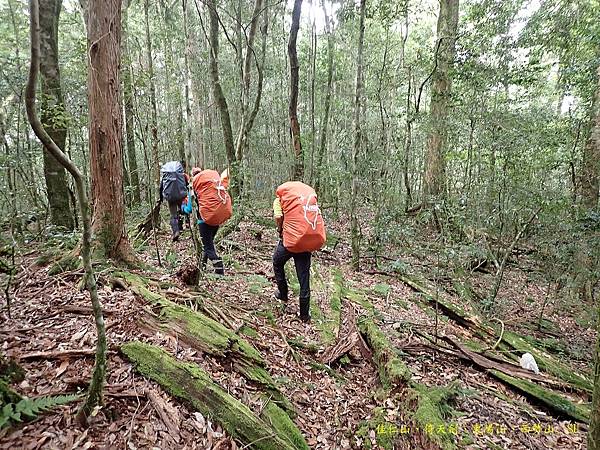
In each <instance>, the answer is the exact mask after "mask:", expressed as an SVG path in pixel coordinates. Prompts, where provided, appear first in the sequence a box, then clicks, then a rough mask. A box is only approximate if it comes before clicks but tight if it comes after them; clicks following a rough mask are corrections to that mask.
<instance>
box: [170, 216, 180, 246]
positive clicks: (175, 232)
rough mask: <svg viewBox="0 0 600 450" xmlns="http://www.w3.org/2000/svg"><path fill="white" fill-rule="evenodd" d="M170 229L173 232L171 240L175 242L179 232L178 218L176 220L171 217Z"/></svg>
mask: <svg viewBox="0 0 600 450" xmlns="http://www.w3.org/2000/svg"><path fill="white" fill-rule="evenodd" d="M171 231H172V232H173V235H172V239H173V242H175V241H177V240H178V239H179V234H180V233H181V232H180V231H179V220H177V218H174V219H171Z"/></svg>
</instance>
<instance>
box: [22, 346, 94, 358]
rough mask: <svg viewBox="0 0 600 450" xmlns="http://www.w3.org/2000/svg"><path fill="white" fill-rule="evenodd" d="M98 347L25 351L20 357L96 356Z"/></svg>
mask: <svg viewBox="0 0 600 450" xmlns="http://www.w3.org/2000/svg"><path fill="white" fill-rule="evenodd" d="M95 354H96V349H93V348H80V349H72V350H56V351H49V352H33V353H25V354H24V355H21V356H20V357H19V359H21V360H30V359H62V358H76V357H79V356H94V355H95Z"/></svg>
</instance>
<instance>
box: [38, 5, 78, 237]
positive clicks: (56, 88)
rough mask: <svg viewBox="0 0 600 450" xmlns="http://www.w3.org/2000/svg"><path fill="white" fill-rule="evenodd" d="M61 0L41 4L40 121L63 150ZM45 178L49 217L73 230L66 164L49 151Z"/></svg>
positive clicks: (65, 137) (64, 138) (63, 107)
mask: <svg viewBox="0 0 600 450" xmlns="http://www.w3.org/2000/svg"><path fill="white" fill-rule="evenodd" d="M61 5H62V0H46V1H43V2H42V4H41V5H40V10H39V11H40V13H39V17H40V50H41V54H40V74H41V82H42V90H41V92H42V102H41V107H42V112H41V119H42V124H43V125H44V128H45V130H46V132H47V133H48V134H49V135H50V137H51V138H52V140H53V141H54V142H55V143H56V145H58V147H59V148H60V149H61V150H62V151H64V149H65V142H66V139H67V123H66V120H67V118H66V114H65V105H64V102H63V96H62V90H61V87H60V69H59V67H58V20H59V17H60V9H61ZM43 157H44V178H45V180H46V192H47V194H48V206H49V209H50V220H51V222H52V223H53V224H54V225H58V226H61V227H65V228H67V229H69V230H72V229H73V227H74V221H73V213H72V211H71V208H70V207H69V198H70V196H69V187H68V185H67V176H66V171H65V168H64V167H63V166H62V165H61V164H60V163H59V162H58V161H57V160H56V158H55V157H54V156H52V154H51V153H50V152H48V151H45V152H44V153H43Z"/></svg>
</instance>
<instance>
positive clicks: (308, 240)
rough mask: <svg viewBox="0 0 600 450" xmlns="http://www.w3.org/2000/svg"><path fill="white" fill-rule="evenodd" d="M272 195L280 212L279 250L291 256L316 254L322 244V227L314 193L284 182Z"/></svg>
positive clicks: (305, 187) (323, 224) (295, 184)
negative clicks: (281, 246)
mask: <svg viewBox="0 0 600 450" xmlns="http://www.w3.org/2000/svg"><path fill="white" fill-rule="evenodd" d="M275 194H276V195H277V197H279V202H280V203H281V209H282V210H283V246H284V247H285V248H287V249H288V250H289V251H290V252H292V253H302V252H313V251H315V250H319V249H320V248H321V247H322V246H323V244H325V223H324V222H323V217H322V216H321V210H320V209H319V206H318V205H317V194H316V193H315V190H314V189H313V188H311V187H310V186H308V185H306V184H304V183H301V182H300V181H288V182H287V183H283V184H282V185H281V186H279V187H278V188H277V191H276V192H275Z"/></svg>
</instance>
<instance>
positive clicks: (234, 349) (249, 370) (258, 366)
mask: <svg viewBox="0 0 600 450" xmlns="http://www.w3.org/2000/svg"><path fill="white" fill-rule="evenodd" d="M114 275H115V276H117V277H119V278H121V279H122V280H123V281H124V282H125V283H126V285H127V286H129V289H131V290H132V291H133V292H134V293H136V294H138V295H139V296H140V297H142V298H144V299H145V300H147V301H148V302H150V303H151V304H152V305H153V306H154V307H155V310H157V314H156V315H155V316H152V317H145V318H141V320H142V321H144V322H145V324H146V326H148V327H149V328H152V329H160V330H162V331H163V332H166V333H169V334H171V335H173V336H177V338H178V339H179V340H181V341H182V342H184V343H186V344H187V345H189V346H190V347H193V348H195V349H197V350H199V351H202V352H204V353H208V354H210V355H213V356H217V357H227V358H228V360H229V361H231V362H232V364H233V367H234V369H235V370H237V371H238V372H239V373H240V374H242V375H243V376H244V377H245V378H246V379H248V380H250V381H252V382H254V383H256V384H257V385H258V386H259V388H260V389H261V390H263V391H264V392H266V393H268V394H269V395H270V396H271V397H272V398H273V401H275V402H276V403H277V404H278V405H279V406H280V407H282V408H283V409H285V410H286V411H287V412H288V413H289V414H291V415H294V414H295V410H294V406H293V405H292V403H291V402H290V401H289V400H288V399H287V398H286V397H285V396H284V395H283V394H282V393H281V391H280V390H279V388H278V387H277V385H276V384H275V381H274V380H273V378H272V377H271V375H270V374H269V373H268V372H267V370H266V364H265V361H264V359H263V358H262V356H261V354H260V353H259V352H258V351H257V350H256V349H255V348H254V347H253V346H252V345H251V344H250V343H249V342H248V341H246V340H245V339H244V338H242V337H241V336H239V335H238V334H236V333H235V332H234V331H233V330H231V329H229V328H227V327H225V326H224V325H222V324H221V323H219V322H217V321H216V320H213V319H211V318H210V317H208V316H206V315H204V314H202V313H200V312H197V311H193V310H191V309H190V308H187V307H185V306H182V305H179V304H177V303H174V302H172V301H170V300H168V299H166V298H165V297H163V296H162V295H160V294H157V293H155V292H152V291H151V290H149V289H148V288H146V286H145V282H144V279H143V278H142V277H140V276H139V275H135V274H132V273H128V272H119V273H115V274H114Z"/></svg>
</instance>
